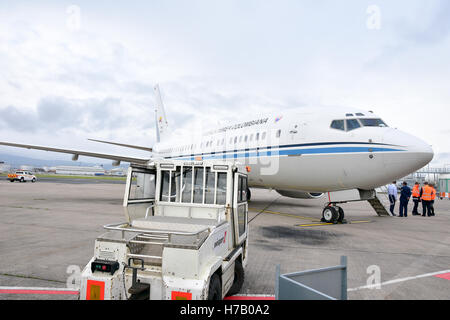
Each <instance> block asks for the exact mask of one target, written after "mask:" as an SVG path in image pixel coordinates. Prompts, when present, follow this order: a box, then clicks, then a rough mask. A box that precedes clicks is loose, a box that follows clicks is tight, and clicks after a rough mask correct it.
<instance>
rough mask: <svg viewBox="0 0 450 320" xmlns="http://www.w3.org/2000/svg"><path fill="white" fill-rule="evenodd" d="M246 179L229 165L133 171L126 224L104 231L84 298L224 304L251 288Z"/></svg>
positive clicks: (164, 163)
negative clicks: (228, 297)
mask: <svg viewBox="0 0 450 320" xmlns="http://www.w3.org/2000/svg"><path fill="white" fill-rule="evenodd" d="M247 190H248V187H247V174H246V172H245V168H240V166H239V165H238V164H232V163H230V162H223V163H217V162H214V163H213V162H211V163H208V162H204V161H188V162H186V161H173V160H158V161H155V162H152V163H149V164H147V165H132V166H130V168H129V170H128V175H127V183H126V188H125V195H124V202H123V207H124V211H125V216H126V222H123V223H118V224H109V225H106V226H104V228H105V229H106V233H104V234H102V235H101V236H99V237H98V238H97V239H96V241H95V249H94V256H93V257H92V259H91V260H90V261H89V263H88V264H87V265H86V267H85V268H84V270H83V271H82V279H81V290H80V299H86V300H112V299H119V300H125V299H131V300H147V299H150V300H166V299H168V300H190V299H192V300H194V299H209V300H216V299H223V298H224V297H225V296H226V295H232V294H236V293H238V292H239V291H240V289H241V287H242V285H243V282H244V268H245V266H246V263H247V258H248V254H247V248H248V204H247V194H246V193H247Z"/></svg>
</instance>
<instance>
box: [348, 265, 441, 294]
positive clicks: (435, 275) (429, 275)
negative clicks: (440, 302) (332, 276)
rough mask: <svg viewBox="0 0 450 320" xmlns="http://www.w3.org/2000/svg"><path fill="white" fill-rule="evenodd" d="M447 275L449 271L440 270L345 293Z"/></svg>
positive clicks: (353, 289) (362, 287)
mask: <svg viewBox="0 0 450 320" xmlns="http://www.w3.org/2000/svg"><path fill="white" fill-rule="evenodd" d="M449 273H450V270H442V271H438V272H432V273H425V274H420V275H418V276H413V277H406V278H400V279H394V280H389V281H385V282H381V283H379V284H371V285H367V286H361V287H357V288H352V289H347V291H357V290H361V289H374V288H377V287H378V286H385V285H389V284H395V283H400V282H404V281H409V280H416V279H421V278H427V277H433V276H434V277H438V276H439V275H441V276H444V275H445V274H449ZM439 278H441V277H439ZM444 279H445V278H444Z"/></svg>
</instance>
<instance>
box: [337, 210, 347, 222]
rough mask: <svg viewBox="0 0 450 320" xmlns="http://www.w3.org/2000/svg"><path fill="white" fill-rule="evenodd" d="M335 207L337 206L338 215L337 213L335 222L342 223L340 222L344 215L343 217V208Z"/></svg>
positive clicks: (342, 220)
mask: <svg viewBox="0 0 450 320" xmlns="http://www.w3.org/2000/svg"><path fill="white" fill-rule="evenodd" d="M336 208H338V215H339V217H338V218H337V222H339V223H342V222H344V217H345V215H344V209H342V208H341V207H336Z"/></svg>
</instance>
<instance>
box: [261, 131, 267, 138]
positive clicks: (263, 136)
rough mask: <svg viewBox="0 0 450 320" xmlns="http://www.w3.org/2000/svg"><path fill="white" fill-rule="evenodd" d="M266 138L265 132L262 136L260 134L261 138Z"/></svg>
mask: <svg viewBox="0 0 450 320" xmlns="http://www.w3.org/2000/svg"><path fill="white" fill-rule="evenodd" d="M265 138H266V133H265V132H263V134H262V136H261V140H264V139H265Z"/></svg>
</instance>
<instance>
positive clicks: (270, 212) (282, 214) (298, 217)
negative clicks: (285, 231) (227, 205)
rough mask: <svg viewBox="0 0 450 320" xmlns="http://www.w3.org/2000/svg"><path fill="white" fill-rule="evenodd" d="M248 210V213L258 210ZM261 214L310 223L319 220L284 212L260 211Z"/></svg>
mask: <svg viewBox="0 0 450 320" xmlns="http://www.w3.org/2000/svg"><path fill="white" fill-rule="evenodd" d="M248 210H249V211H259V210H258V209H255V208H249V209H248ZM261 213H269V214H276V215H280V216H285V217H290V218H296V219H300V220H310V221H313V222H320V219H315V218H311V217H304V216H298V215H296V214H290V213H284V212H277V211H270V210H262V211H261Z"/></svg>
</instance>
